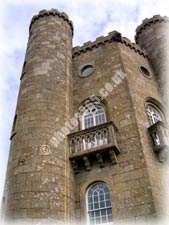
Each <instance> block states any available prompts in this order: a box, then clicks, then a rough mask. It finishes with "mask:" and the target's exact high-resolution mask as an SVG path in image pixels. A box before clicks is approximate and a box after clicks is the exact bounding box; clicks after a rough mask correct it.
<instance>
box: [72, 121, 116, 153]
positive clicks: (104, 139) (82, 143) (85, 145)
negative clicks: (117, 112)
mask: <svg viewBox="0 0 169 225" xmlns="http://www.w3.org/2000/svg"><path fill="white" fill-rule="evenodd" d="M116 131H117V128H116V126H115V125H114V123H113V122H112V121H111V122H108V123H104V124H100V125H98V126H95V127H91V128H88V129H85V130H81V131H78V132H75V133H72V134H69V135H68V138H69V151H70V155H72V154H82V153H84V152H86V151H89V150H93V149H97V148H102V147H104V146H108V145H114V146H117V141H116Z"/></svg>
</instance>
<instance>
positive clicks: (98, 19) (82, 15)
mask: <svg viewBox="0 0 169 225" xmlns="http://www.w3.org/2000/svg"><path fill="white" fill-rule="evenodd" d="M50 8H57V9H58V10H60V11H64V12H66V13H67V14H68V15H69V17H70V19H71V20H72V21H73V24H74V30H75V35H74V45H82V43H83V42H86V41H89V40H91V41H92V40H95V38H96V37H98V36H102V35H107V33H108V32H110V31H113V30H117V31H119V32H121V33H122V35H123V36H126V37H128V38H130V39H131V40H132V41H134V34H135V28H136V27H137V25H139V24H140V23H141V22H142V20H143V19H144V18H146V17H152V16H153V15H154V14H161V15H168V12H169V6H168V4H166V0H160V1H159V0H142V1H140V0H133V1H132V0H118V1H116V0H72V1H70V0H58V1H56V0H47V1H46V0H40V1H38V0H37V1H35V0H24V1H23V0H5V1H0V33H1V36H0V43H1V51H0V63H1V65H0V68H1V71H0V72H1V73H0V102H1V105H0V107H1V108H0V151H1V152H0V154H1V161H2V162H1V171H0V180H1V181H2V182H1V184H0V192H1V194H0V198H1V195H2V189H3V181H4V176H5V170H6V163H7V158H8V150H9V137H10V131H11V126H12V121H13V117H14V112H15V106H16V100H17V94H18V88H19V82H20V80H19V78H20V75H21V69H22V64H23V62H24V54H25V50H26V45H27V40H28V35H29V30H28V29H29V24H30V20H31V18H32V16H33V15H35V14H37V13H38V11H39V10H41V9H50Z"/></svg>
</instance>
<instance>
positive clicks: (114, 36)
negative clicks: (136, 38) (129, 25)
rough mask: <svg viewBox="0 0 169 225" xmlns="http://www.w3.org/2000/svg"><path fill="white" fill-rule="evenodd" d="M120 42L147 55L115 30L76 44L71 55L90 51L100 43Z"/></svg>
mask: <svg viewBox="0 0 169 225" xmlns="http://www.w3.org/2000/svg"><path fill="white" fill-rule="evenodd" d="M111 42H120V43H122V44H124V45H126V46H127V47H129V48H130V49H132V50H133V51H135V52H138V54H140V55H142V56H143V57H147V53H146V52H145V51H144V50H143V49H141V48H140V47H139V45H137V44H135V43H132V42H131V41H130V40H129V39H128V38H126V37H122V35H121V33H119V32H117V31H112V32H110V33H109V34H108V36H105V37H104V36H101V37H98V38H96V40H95V41H93V42H91V41H88V42H85V43H84V44H83V45H82V46H76V47H74V48H73V57H76V56H79V55H80V54H81V53H85V52H87V51H91V50H92V49H93V48H98V47H99V46H100V45H105V44H106V43H111Z"/></svg>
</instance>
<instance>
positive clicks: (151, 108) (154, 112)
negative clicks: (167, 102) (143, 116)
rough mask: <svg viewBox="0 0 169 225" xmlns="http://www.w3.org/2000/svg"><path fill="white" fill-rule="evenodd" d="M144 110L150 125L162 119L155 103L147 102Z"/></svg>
mask: <svg viewBox="0 0 169 225" xmlns="http://www.w3.org/2000/svg"><path fill="white" fill-rule="evenodd" d="M146 110H147V115H148V119H149V122H150V125H153V124H155V123H157V122H158V121H163V116H162V113H161V111H160V109H159V108H158V107H157V106H156V105H154V104H152V103H147V105H146Z"/></svg>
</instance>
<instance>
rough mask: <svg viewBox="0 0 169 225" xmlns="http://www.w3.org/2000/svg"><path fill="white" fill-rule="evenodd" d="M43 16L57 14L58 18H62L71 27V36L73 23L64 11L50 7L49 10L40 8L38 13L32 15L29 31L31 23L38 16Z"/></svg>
mask: <svg viewBox="0 0 169 225" xmlns="http://www.w3.org/2000/svg"><path fill="white" fill-rule="evenodd" d="M44 16H58V17H59V18H62V19H63V20H65V21H66V22H67V23H68V24H69V25H70V27H71V30H72V36H73V33H74V31H73V23H72V21H71V20H69V17H68V15H67V14H66V13H64V12H59V11H58V10H57V9H51V10H45V9H44V10H41V11H40V12H39V14H38V15H35V16H33V17H32V20H31V23H30V26H29V31H30V30H31V27H32V25H33V23H34V22H35V21H36V20H38V19H39V18H40V17H44Z"/></svg>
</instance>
